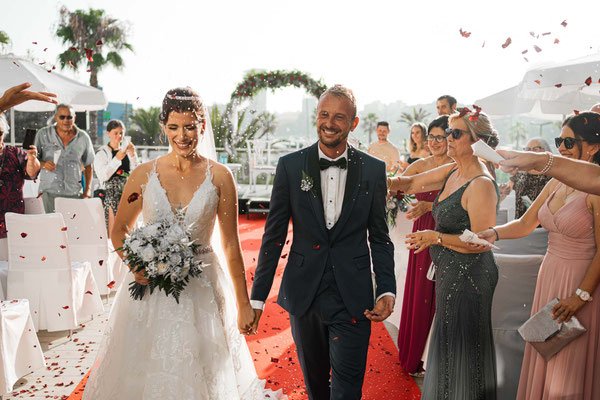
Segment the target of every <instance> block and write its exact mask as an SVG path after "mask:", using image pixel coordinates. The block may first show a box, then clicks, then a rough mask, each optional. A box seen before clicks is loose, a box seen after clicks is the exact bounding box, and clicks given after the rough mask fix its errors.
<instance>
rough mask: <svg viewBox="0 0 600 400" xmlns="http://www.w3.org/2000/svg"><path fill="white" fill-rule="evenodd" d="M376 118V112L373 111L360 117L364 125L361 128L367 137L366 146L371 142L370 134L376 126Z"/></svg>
mask: <svg viewBox="0 0 600 400" xmlns="http://www.w3.org/2000/svg"><path fill="white" fill-rule="evenodd" d="M377 120H378V118H377V114H375V113H368V114H367V116H366V117H365V118H363V119H362V124H363V127H364V128H363V129H364V131H365V132H366V133H367V135H368V138H369V143H367V146H369V145H370V144H371V142H372V140H371V136H372V135H373V131H374V130H375V128H376V127H377Z"/></svg>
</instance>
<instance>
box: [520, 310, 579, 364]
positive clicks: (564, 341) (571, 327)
mask: <svg viewBox="0 0 600 400" xmlns="http://www.w3.org/2000/svg"><path fill="white" fill-rule="evenodd" d="M558 302H559V300H558V299H557V298H556V299H554V300H551V301H550V302H549V303H548V304H546V305H545V306H544V307H542V308H541V309H540V310H539V311H538V312H537V313H535V314H534V315H532V316H531V318H529V319H528V320H527V321H525V323H524V324H523V325H521V327H520V328H519V329H518V330H519V333H520V334H521V337H523V339H524V340H525V341H526V342H528V343H529V344H531V345H532V346H533V348H534V349H536V350H537V352H538V353H540V355H541V356H542V357H543V358H544V360H546V361H548V360H550V359H551V358H552V356H554V355H555V354H556V353H558V352H559V351H560V350H561V349H562V348H563V347H565V346H566V345H568V344H569V343H571V342H572V341H573V340H575V339H577V338H578V337H579V336H581V335H583V334H584V333H585V332H586V329H585V328H584V327H583V325H581V323H580V322H579V320H578V319H577V318H576V317H574V316H573V317H571V319H570V320H569V322H562V323H559V322H558V320H554V319H552V309H553V308H554V306H555V305H557V304H558Z"/></svg>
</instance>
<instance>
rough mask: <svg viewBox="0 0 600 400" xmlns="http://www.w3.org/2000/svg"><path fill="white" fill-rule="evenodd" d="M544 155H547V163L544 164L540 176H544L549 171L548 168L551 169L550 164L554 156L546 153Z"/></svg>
mask: <svg viewBox="0 0 600 400" xmlns="http://www.w3.org/2000/svg"><path fill="white" fill-rule="evenodd" d="M546 154H547V155H548V162H547V163H546V166H545V167H544V168H543V169H542V170H541V171H540V175H544V174H545V173H546V172H548V171H550V168H552V163H553V162H554V155H553V154H552V153H551V152H549V151H547V152H546Z"/></svg>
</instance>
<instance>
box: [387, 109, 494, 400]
mask: <svg viewBox="0 0 600 400" xmlns="http://www.w3.org/2000/svg"><path fill="white" fill-rule="evenodd" d="M469 117H472V119H474V120H475V121H471V120H470V119H469ZM449 125H450V128H449V129H448V131H447V136H446V137H447V141H448V156H450V157H451V158H452V159H453V160H454V161H455V163H452V164H448V165H444V166H441V167H438V168H435V169H432V170H429V171H427V172H423V173H420V174H417V175H414V176H400V177H398V178H395V179H392V178H389V179H388V188H390V190H401V191H403V192H406V193H419V192H424V191H431V190H440V193H439V195H438V196H437V198H436V199H435V200H434V204H433V206H432V211H431V213H432V215H433V218H434V220H435V222H436V228H435V231H433V230H424V231H420V232H415V233H411V234H409V235H407V243H409V249H414V250H415V253H416V254H418V253H421V252H423V251H425V250H426V249H427V248H428V247H430V250H429V251H430V254H431V259H432V261H433V263H434V264H435V266H436V273H435V276H436V297H435V302H436V313H435V317H434V324H433V331H432V335H431V342H430V347H429V352H428V356H427V369H426V371H425V380H424V383H423V398H424V399H486V400H489V399H492V400H493V399H495V398H496V360H495V352H494V342H493V338H492V325H491V308H492V297H493V294H494V289H495V288H496V283H497V282H498V266H497V264H496V261H495V260H494V256H493V254H492V252H491V251H490V248H489V247H488V246H477V247H473V246H470V245H468V244H467V243H465V242H463V241H462V240H461V239H460V238H459V236H460V235H461V234H462V233H463V231H464V230H465V229H469V230H471V231H474V232H479V231H480V229H482V228H483V229H485V228H486V227H488V226H492V225H493V224H494V222H495V219H496V211H497V208H498V204H499V198H500V194H499V192H498V187H497V185H496V182H495V181H494V180H493V178H492V176H491V174H490V173H489V171H488V169H487V167H486V165H485V164H484V163H483V162H481V161H480V160H479V159H478V158H477V157H476V156H474V155H473V149H472V148H471V145H472V144H473V143H475V141H477V140H483V141H485V142H486V143H488V144H489V145H491V146H492V147H495V146H496V145H497V144H498V133H497V132H496V130H495V129H494V127H493V126H492V124H491V122H490V119H489V118H488V116H487V115H486V114H485V113H480V114H478V115H476V113H472V112H468V111H467V110H464V109H463V110H462V112H461V113H460V114H452V115H451V116H450V118H449Z"/></svg>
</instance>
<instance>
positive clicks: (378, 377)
mask: <svg viewBox="0 0 600 400" xmlns="http://www.w3.org/2000/svg"><path fill="white" fill-rule="evenodd" d="M264 223H265V219H264V218H260V217H252V219H251V220H249V221H248V220H246V217H240V238H241V241H242V248H243V249H244V260H245V262H246V266H247V268H248V283H249V285H251V283H252V278H253V276H254V270H255V268H256V260H257V257H258V251H259V249H260V243H261V238H262V234H263V230H264ZM290 243H291V227H290V235H289V236H288V241H287V243H284V244H283V251H282V260H281V263H280V268H279V270H278V272H277V276H276V277H275V281H274V284H273V290H272V291H271V293H272V294H273V296H272V297H271V298H269V299H268V300H267V307H266V310H265V314H263V317H262V319H261V326H260V329H259V332H258V334H257V335H256V336H252V337H249V338H248V346H249V348H250V353H251V354H252V355H253V357H254V363H255V365H256V370H257V372H258V375H259V377H260V378H261V379H266V380H267V382H268V383H267V386H268V387H270V388H272V389H275V390H276V389H280V388H282V389H283V391H284V393H285V394H287V395H288V396H289V398H290V400H300V399H306V398H307V396H306V393H305V390H304V384H303V379H302V371H301V370H300V365H299V364H298V358H297V357H296V347H295V346H294V343H293V340H292V334H291V331H290V325H289V317H288V315H287V313H286V312H285V311H284V310H283V309H282V308H281V307H279V306H278V305H277V304H275V299H276V293H277V292H278V290H279V283H280V282H281V276H282V274H283V266H284V265H285V259H286V258H287V254H288V253H289V248H290ZM397 360H398V350H397V349H396V346H395V345H394V343H393V342H392V340H391V338H390V336H389V334H388V333H387V331H386V329H385V327H384V326H383V324H381V323H377V324H373V333H372V336H371V345H370V349H369V357H368V360H367V373H366V376H365V385H364V387H363V399H365V400H380V399H381V400H396V399H398V400H401V399H406V400H413V399H420V398H421V393H420V391H419V388H418V387H417V385H416V384H415V383H414V381H413V379H412V378H411V377H410V376H408V374H407V373H406V372H405V371H404V370H403V369H402V367H401V366H400V364H399V363H398V362H397ZM86 379H87V376H86V377H85V378H84V379H83V380H82V381H81V383H80V384H79V385H78V386H77V388H76V389H75V391H74V392H73V393H72V394H71V396H70V397H69V400H79V399H81V395H82V390H83V387H84V386H85V380H86Z"/></svg>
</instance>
